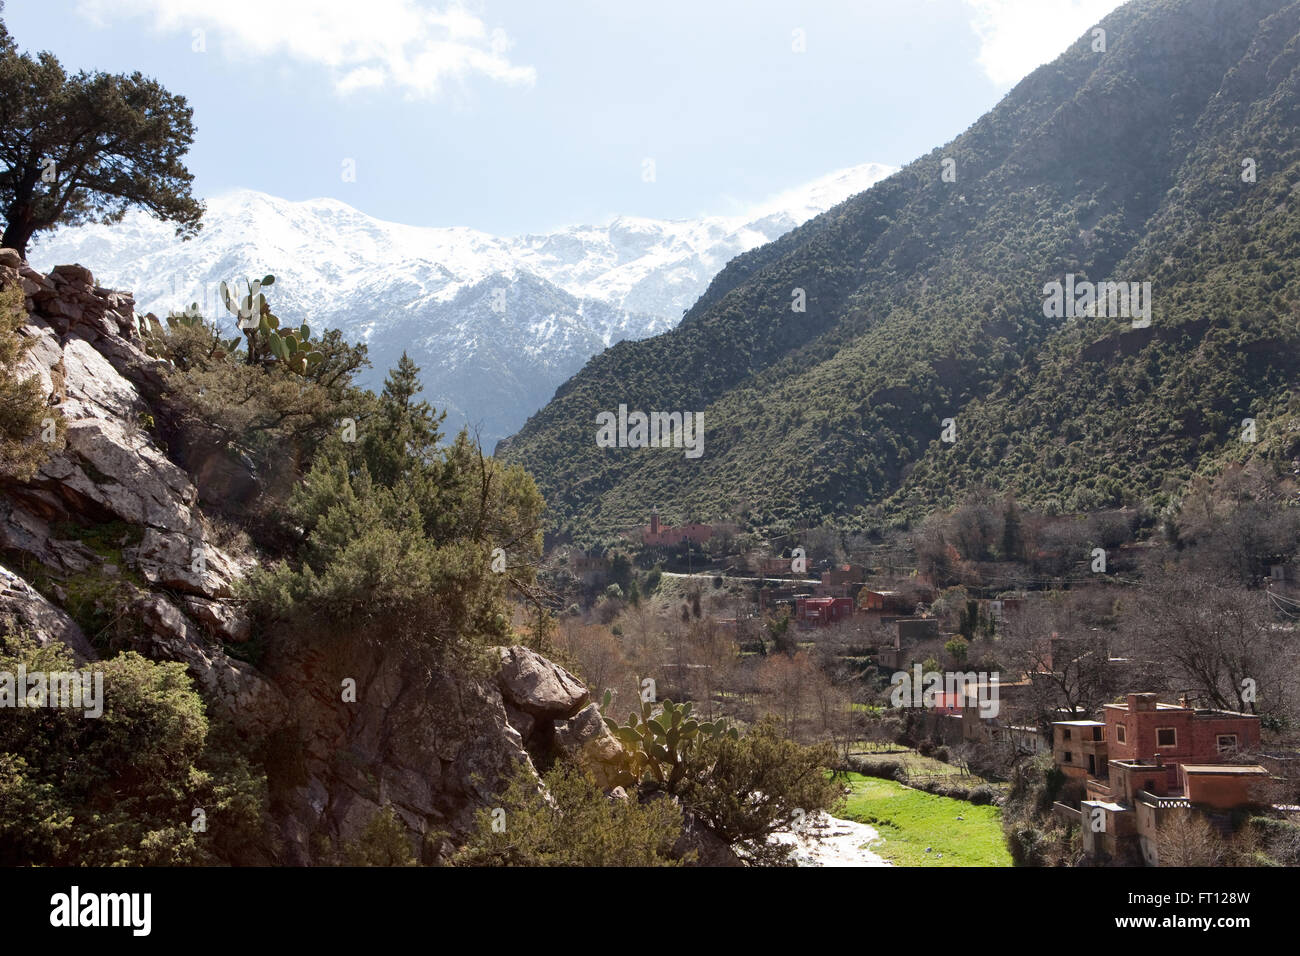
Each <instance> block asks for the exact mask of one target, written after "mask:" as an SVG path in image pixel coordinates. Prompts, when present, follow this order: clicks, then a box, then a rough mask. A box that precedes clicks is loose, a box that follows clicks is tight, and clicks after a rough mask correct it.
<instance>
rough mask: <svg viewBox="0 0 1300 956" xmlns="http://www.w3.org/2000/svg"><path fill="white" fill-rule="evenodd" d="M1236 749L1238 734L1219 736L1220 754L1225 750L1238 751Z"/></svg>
mask: <svg viewBox="0 0 1300 956" xmlns="http://www.w3.org/2000/svg"><path fill="white" fill-rule="evenodd" d="M1236 749H1237V735H1236V734H1219V753H1223V752H1224V751H1225V750H1236Z"/></svg>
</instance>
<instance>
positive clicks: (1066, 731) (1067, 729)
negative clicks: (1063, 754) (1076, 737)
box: [1064, 727, 1070, 740]
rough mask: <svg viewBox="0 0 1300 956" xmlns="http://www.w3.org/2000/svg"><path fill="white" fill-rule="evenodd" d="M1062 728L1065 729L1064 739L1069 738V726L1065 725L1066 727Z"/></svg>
mask: <svg viewBox="0 0 1300 956" xmlns="http://www.w3.org/2000/svg"><path fill="white" fill-rule="evenodd" d="M1064 730H1065V739H1066V740H1069V739H1070V728H1069V727H1066V728H1064Z"/></svg>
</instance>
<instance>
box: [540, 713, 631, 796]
mask: <svg viewBox="0 0 1300 956" xmlns="http://www.w3.org/2000/svg"><path fill="white" fill-rule="evenodd" d="M555 746H556V749H558V750H559V751H561V752H562V753H566V754H569V755H571V756H576V757H579V758H580V759H581V760H582V763H583V764H584V765H585V766H586V767H587V768H588V769H589V770H590V771H591V773H592V776H594V777H595V778H596V783H597V784H599V785H600V786H601V787H602V788H603V789H606V790H608V789H610V788H612V787H614V786H615V785H617V783H618V781H619V780H620V778H621V776H622V773H623V771H624V770H625V768H626V766H627V753H626V751H625V750H624V749H623V745H622V744H621V743H620V742H619V741H618V739H617V738H616V737H615V736H614V735H613V734H612V733H611V732H610V729H609V728H608V727H607V726H605V720H604V718H603V717H601V714H600V708H599V707H597V706H596V705H595V704H588V705H587V706H586V707H584V708H583V709H582V710H580V711H578V712H577V713H576V714H574V715H573V717H571V718H569V719H568V720H558V721H556V722H555Z"/></svg>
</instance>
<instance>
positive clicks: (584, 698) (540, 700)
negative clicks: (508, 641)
mask: <svg viewBox="0 0 1300 956" xmlns="http://www.w3.org/2000/svg"><path fill="white" fill-rule="evenodd" d="M497 650H498V651H499V652H500V654H501V669H500V670H499V671H498V672H497V684H498V686H500V688H501V693H502V695H503V696H504V697H505V699H506V701H508V702H509V703H510V704H511V705H513V706H514V707H517V708H519V709H520V710H522V711H524V713H527V714H531V715H532V716H533V717H539V718H541V719H543V720H563V719H566V718H569V717H572V716H573V715H574V714H576V713H577V712H578V711H579V710H581V709H582V708H583V707H584V706H585V705H586V704H587V703H588V701H589V700H590V695H589V694H588V693H587V688H586V686H585V685H584V684H583V683H582V681H580V680H578V678H576V677H574V676H573V675H572V674H570V673H569V672H568V671H566V670H565V669H564V668H563V667H561V666H560V665H558V664H553V663H551V662H550V661H548V660H547V659H546V658H545V657H543V656H542V655H541V654H538V653H537V652H536V651H532V650H529V649H528V648H526V647H521V646H519V645H515V646H514V647H501V648H498V649H497Z"/></svg>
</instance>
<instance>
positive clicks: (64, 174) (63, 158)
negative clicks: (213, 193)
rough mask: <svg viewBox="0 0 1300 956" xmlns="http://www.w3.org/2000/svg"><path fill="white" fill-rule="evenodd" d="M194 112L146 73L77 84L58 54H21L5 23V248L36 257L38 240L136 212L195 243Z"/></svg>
mask: <svg viewBox="0 0 1300 956" xmlns="http://www.w3.org/2000/svg"><path fill="white" fill-rule="evenodd" d="M193 140H194V122H193V111H192V110H191V109H190V107H189V106H188V105H187V104H186V102H185V98H184V97H183V96H176V95H174V94H172V93H169V92H168V91H167V90H166V89H164V88H163V86H162V85H161V84H159V83H158V82H157V81H155V80H151V79H149V78H147V77H145V76H143V75H142V74H140V73H132V74H130V75H129V76H128V75H125V74H116V75H115V74H110V73H86V72H81V73H77V74H75V75H72V76H69V75H68V74H66V73H65V72H64V71H63V67H62V66H60V64H59V61H58V59H57V58H55V56H54V55H53V54H52V53H48V52H46V53H40V54H38V55H37V56H35V57H33V56H31V55H29V54H20V53H19V52H18V50H17V48H16V47H15V46H14V43H13V40H12V38H10V36H9V34H8V31H6V30H4V28H3V26H2V25H0V214H3V216H4V220H5V230H4V234H3V236H2V237H0V246H4V247H5V248H10V249H16V250H18V253H19V255H22V256H23V257H26V255H27V243H28V241H29V240H30V239H31V238H32V236H33V234H35V233H37V232H40V231H42V230H47V229H53V228H55V227H56V226H59V225H78V224H80V223H85V222H104V223H112V222H117V221H118V220H120V219H121V218H122V216H123V215H124V214H125V212H126V210H127V209H128V208H130V207H132V206H139V207H141V208H143V209H146V210H148V211H149V212H150V213H151V214H152V215H154V216H155V217H157V218H159V219H162V220H167V221H171V222H175V223H177V233H178V235H180V236H181V237H182V238H189V237H190V236H191V235H193V234H194V233H196V232H197V231H198V230H199V228H200V220H201V219H202V217H203V204H202V203H200V202H199V201H198V200H196V199H195V198H194V197H193V196H192V195H190V185H191V183H192V182H193V179H194V176H193V174H192V173H190V171H189V170H188V169H186V168H185V166H184V165H183V164H182V162H181V157H182V156H184V154H185V153H186V151H187V150H188V149H189V148H190V144H191V143H192V142H193Z"/></svg>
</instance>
